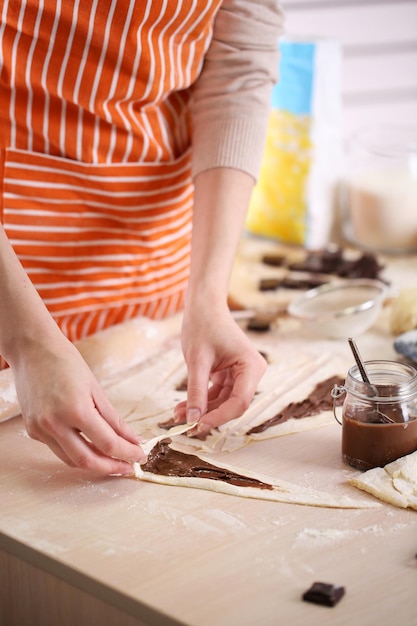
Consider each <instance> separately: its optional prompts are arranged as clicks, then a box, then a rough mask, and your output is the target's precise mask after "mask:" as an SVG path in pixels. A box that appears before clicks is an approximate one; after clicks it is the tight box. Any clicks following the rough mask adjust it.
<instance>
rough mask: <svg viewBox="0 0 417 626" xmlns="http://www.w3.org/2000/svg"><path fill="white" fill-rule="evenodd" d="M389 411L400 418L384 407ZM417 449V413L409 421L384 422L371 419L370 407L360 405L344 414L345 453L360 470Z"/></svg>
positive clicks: (343, 446) (389, 461)
mask: <svg viewBox="0 0 417 626" xmlns="http://www.w3.org/2000/svg"><path fill="white" fill-rule="evenodd" d="M383 411H384V413H385V414H389V416H390V417H393V418H394V419H395V418H397V419H398V418H399V416H398V415H397V414H396V412H395V411H390V410H389V408H387V407H385V406H384V408H383ZM415 450H417V416H415V415H413V416H411V415H409V416H408V421H403V420H401V421H396V422H395V423H393V424H384V423H381V422H380V421H379V422H378V421H370V420H369V410H368V409H364V410H363V411H360V409H356V411H355V412H354V414H352V415H349V414H346V413H344V415H343V429H342V456H343V459H344V461H345V462H346V463H348V464H349V465H351V466H352V467H355V468H356V469H359V470H368V469H371V468H373V467H384V465H386V464H387V463H391V462H392V461H395V460H396V459H399V458H400V457H401V456H405V455H406V454H411V453H412V452H414V451H415Z"/></svg>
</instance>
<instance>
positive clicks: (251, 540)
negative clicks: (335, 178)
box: [0, 260, 417, 626]
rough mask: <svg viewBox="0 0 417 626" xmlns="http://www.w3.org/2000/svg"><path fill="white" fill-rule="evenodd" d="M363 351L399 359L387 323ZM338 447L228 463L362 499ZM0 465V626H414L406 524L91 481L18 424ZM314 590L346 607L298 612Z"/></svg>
mask: <svg viewBox="0 0 417 626" xmlns="http://www.w3.org/2000/svg"><path fill="white" fill-rule="evenodd" d="M412 263H414V268H416V267H417V265H416V261H415V260H412ZM407 267H408V266H407ZM416 280H417V278H416ZM276 333H277V341H278V340H279V341H281V342H282V345H283V350H284V348H285V341H286V339H285V337H284V336H279V333H280V331H279V329H278V330H277V331H276ZM301 338H302V339H303V335H302V333H301ZM304 340H305V341H306V342H308V341H314V340H313V339H311V338H310V339H309V338H308V336H307V335H306V336H305V337H304ZM326 345H327V346H329V345H332V346H333V349H334V350H339V351H343V350H346V349H347V348H346V346H345V345H344V344H343V345H342V343H341V342H337V341H336V342H333V343H331V344H330V343H328V344H326ZM361 346H362V348H363V350H364V352H365V354H366V357H367V358H374V357H375V356H378V358H382V357H386V358H395V353H394V352H393V349H392V337H390V335H389V333H388V331H387V324H386V319H382V321H381V323H380V324H377V325H376V326H375V328H373V329H372V330H371V331H369V332H368V333H366V334H365V335H364V336H363V338H361ZM373 352H375V354H373ZM340 438H341V429H340V426H339V425H338V424H337V423H336V422H335V423H334V424H331V425H329V426H326V427H324V428H320V429H317V430H313V431H308V432H304V433H298V434H297V435H290V436H287V437H280V438H276V439H273V440H267V441H262V442H257V443H255V444H252V445H250V446H248V447H246V448H244V449H241V450H237V451H235V452H232V453H228V455H227V462H228V463H231V464H233V465H236V466H239V467H241V468H248V469H254V468H255V467H256V470H257V471H259V472H262V473H265V474H268V475H270V476H274V477H277V478H283V479H285V480H288V481H290V482H293V483H297V484H299V485H305V486H311V487H314V488H316V489H322V490H325V491H334V492H335V493H349V494H350V495H354V496H355V497H359V498H363V499H364V500H365V499H368V500H369V499H372V498H371V496H368V495H367V494H363V493H362V492H360V491H358V490H355V489H354V488H353V487H349V486H348V485H347V479H348V478H349V476H351V475H352V473H353V472H354V470H352V469H351V468H349V467H348V466H346V465H344V464H343V463H342V461H341V456H340ZM0 458H1V472H0V576H1V584H0V624H1V626H15V625H16V626H17V625H18V626H26V624H28V625H29V624H30V625H31V626H49V625H51V626H52V625H53V626H56V625H58V624H59V626H67V625H71V626H74V625H77V626H83V625H84V624H86V625H87V624H88V625H89V626H91V625H94V626H95V625H98V626H110V625H111V626H113V625H114V626H116V625H117V626H125V625H126V626H133V625H135V626H142V625H149V626H151V625H152V626H164V625H167V626H168V625H169V626H174V625H176V624H181V625H184V626H185V625H187V626H254V625H255V624H256V625H257V626H277V625H280V624H291V626H305V625H306V624H308V625H309V626H316V625H317V626H318V625H320V626H335V625H338V626H344V625H348V624H349V625H350V624H356V625H358V626H365V625H368V624H369V626H371V625H372V626H374V624H381V625H385V624H386V625H388V624H389V625H391V624H393V623H400V624H404V625H407V626H408V625H409V624H410V625H411V624H415V623H417V597H416V588H417V559H416V556H415V555H416V553H417V513H416V512H415V511H409V510H401V509H398V508H395V507H392V506H390V505H386V504H381V506H380V507H379V508H369V509H356V510H342V509H329V508H314V507H306V506H301V505H287V504H280V503H274V502H267V501H258V500H249V499H244V498H239V497H233V496H227V495H222V494H215V493H210V492H205V491H202V490H195V489H182V488H178V487H167V486H162V485H155V484H150V483H142V482H139V481H135V480H133V479H125V478H115V477H113V478H112V477H109V478H99V477H96V476H92V475H90V474H88V475H87V474H86V473H83V472H81V471H78V470H73V469H70V468H67V467H66V466H65V465H63V464H62V463H61V462H60V461H59V460H58V459H57V458H55V457H54V455H53V454H52V453H51V452H50V451H49V449H48V448H47V447H46V446H44V445H43V444H40V443H38V442H35V441H32V440H31V439H29V437H28V436H27V435H26V432H25V430H24V426H23V422H22V420H21V418H20V417H16V418H14V419H12V420H9V421H6V422H4V423H3V424H1V425H0ZM372 501H374V500H373V499H372ZM314 581H323V582H329V583H334V584H338V585H343V586H345V588H346V595H345V597H344V598H343V599H342V600H341V602H340V603H339V604H338V605H337V606H336V607H334V608H327V607H320V606H316V605H312V604H309V603H306V602H303V601H302V600H301V596H302V593H303V592H304V591H305V590H306V589H307V588H308V587H309V586H310V585H311V584H312V583H313V582H314Z"/></svg>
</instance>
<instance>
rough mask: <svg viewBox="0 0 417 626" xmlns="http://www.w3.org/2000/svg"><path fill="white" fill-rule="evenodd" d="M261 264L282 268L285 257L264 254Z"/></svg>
mask: <svg viewBox="0 0 417 626" xmlns="http://www.w3.org/2000/svg"><path fill="white" fill-rule="evenodd" d="M262 263H264V264H265V265H272V266H273V267H283V266H284V265H285V256H284V255H283V254H264V256H263V257H262Z"/></svg>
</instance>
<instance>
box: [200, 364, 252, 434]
mask: <svg viewBox="0 0 417 626" xmlns="http://www.w3.org/2000/svg"><path fill="white" fill-rule="evenodd" d="M253 382H254V379H253V377H252V376H251V375H250V373H248V372H246V371H242V372H241V373H240V374H238V375H237V377H236V380H235V383H234V385H233V387H232V388H231V389H230V388H229V387H228V386H226V387H224V393H223V395H220V394H219V398H218V400H216V402H214V403H213V404H214V406H215V408H213V409H212V410H210V411H207V413H206V414H205V415H204V416H203V417H202V418H201V420H200V423H199V424H198V426H197V427H196V434H197V435H207V434H208V433H209V432H210V430H211V429H212V428H215V427H217V426H220V425H221V424H224V423H226V422H227V421H229V420H232V419H236V418H237V417H240V416H241V415H242V414H243V413H244V412H245V411H246V409H247V408H248V407H249V405H250V403H251V401H252V398H253V395H254V393H255V390H256V385H254V384H253ZM257 382H258V379H256V384H257ZM216 405H217V406H216Z"/></svg>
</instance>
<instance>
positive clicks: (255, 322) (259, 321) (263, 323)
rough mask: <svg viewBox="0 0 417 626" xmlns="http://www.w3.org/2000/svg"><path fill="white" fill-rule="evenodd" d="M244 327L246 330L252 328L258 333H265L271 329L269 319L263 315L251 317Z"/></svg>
mask: <svg viewBox="0 0 417 626" xmlns="http://www.w3.org/2000/svg"><path fill="white" fill-rule="evenodd" d="M246 328H247V330H254V331H256V332H258V333H259V332H261V333H266V332H267V331H268V330H270V329H271V320H270V318H264V317H251V318H250V320H249V321H248V324H247V326H246Z"/></svg>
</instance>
